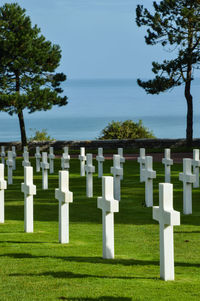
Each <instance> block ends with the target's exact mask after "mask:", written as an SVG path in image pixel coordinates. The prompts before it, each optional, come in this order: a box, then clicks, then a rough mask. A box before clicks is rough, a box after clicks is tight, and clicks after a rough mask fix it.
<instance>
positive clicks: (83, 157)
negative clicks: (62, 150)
mask: <svg viewBox="0 0 200 301" xmlns="http://www.w3.org/2000/svg"><path fill="white" fill-rule="evenodd" d="M78 158H79V160H81V161H86V156H83V155H79V156H78Z"/></svg>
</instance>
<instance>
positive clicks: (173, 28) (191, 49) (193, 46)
mask: <svg viewBox="0 0 200 301" xmlns="http://www.w3.org/2000/svg"><path fill="white" fill-rule="evenodd" d="M153 7H154V12H153V13H151V12H150V11H148V10H147V9H146V8H144V7H143V5H138V6H137V9H136V15H137V17H136V23H137V25H138V26H139V27H140V26H147V27H148V29H147V34H146V36H145V41H146V43H147V44H148V45H157V44H161V45H162V46H163V47H167V49H168V50H170V51H173V52H174V53H175V58H174V59H171V60H164V61H163V63H157V62H153V63H152V67H153V68H152V71H153V73H154V74H155V78H154V79H153V80H149V81H141V80H138V84H139V85H140V86H141V87H142V88H144V89H145V90H146V92H147V93H150V94H156V93H160V92H163V91H166V90H168V89H170V88H172V87H174V86H179V85H181V84H182V83H185V82H188V80H192V74H188V66H189V65H192V66H193V68H194V67H197V68H198V63H199V62H200V53H199V50H200V18H199V16H200V1H199V0H193V1H191V0H163V1H160V3H159V4H157V3H156V1H154V2H153ZM191 73H192V70H191Z"/></svg>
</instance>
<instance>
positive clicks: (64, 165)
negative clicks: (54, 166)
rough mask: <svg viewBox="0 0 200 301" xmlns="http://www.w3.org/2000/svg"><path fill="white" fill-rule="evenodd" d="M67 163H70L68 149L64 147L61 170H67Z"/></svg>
mask: <svg viewBox="0 0 200 301" xmlns="http://www.w3.org/2000/svg"><path fill="white" fill-rule="evenodd" d="M69 161H70V155H69V148H68V146H65V147H64V153H63V155H62V158H61V168H62V170H69Z"/></svg>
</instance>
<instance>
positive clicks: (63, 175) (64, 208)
mask: <svg viewBox="0 0 200 301" xmlns="http://www.w3.org/2000/svg"><path fill="white" fill-rule="evenodd" d="M55 198H56V199H57V200H58V201H59V242H60V243H62V244H64V243H68V242H69V203H72V202H73V193H72V192H71V191H69V171H67V170H62V171H59V188H57V189H56V190H55Z"/></svg>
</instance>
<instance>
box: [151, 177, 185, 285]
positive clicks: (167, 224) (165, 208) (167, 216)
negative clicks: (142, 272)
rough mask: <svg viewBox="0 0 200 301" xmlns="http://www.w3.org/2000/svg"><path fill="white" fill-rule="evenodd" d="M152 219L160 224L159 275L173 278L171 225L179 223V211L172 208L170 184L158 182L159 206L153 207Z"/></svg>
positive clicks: (171, 187)
mask: <svg viewBox="0 0 200 301" xmlns="http://www.w3.org/2000/svg"><path fill="white" fill-rule="evenodd" d="M153 219H154V220H156V221H158V222H159V224H160V277H161V278H162V279H164V280H174V233H173V226H179V225H180V212H178V211H175V210H174V209H173V185H172V184H169V183H161V184H159V207H157V206H155V207H153Z"/></svg>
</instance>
